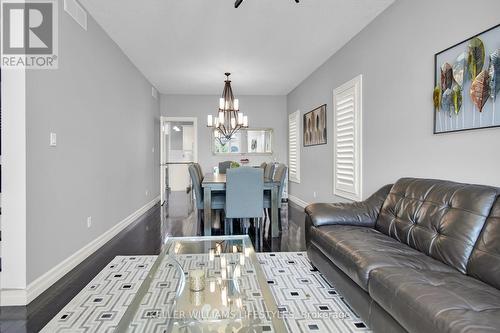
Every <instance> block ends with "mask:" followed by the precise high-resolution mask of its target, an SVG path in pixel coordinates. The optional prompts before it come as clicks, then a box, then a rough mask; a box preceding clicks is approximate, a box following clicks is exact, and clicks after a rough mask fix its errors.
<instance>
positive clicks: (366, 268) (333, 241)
mask: <svg viewBox="0 0 500 333" xmlns="http://www.w3.org/2000/svg"><path fill="white" fill-rule="evenodd" d="M311 243H313V244H314V245H315V246H317V247H318V248H319V249H320V250H321V251H322V252H323V253H324V254H325V255H326V256H327V257H328V258H329V259H330V260H331V261H332V262H333V263H334V264H335V265H336V266H337V267H338V268H340V269H341V270H342V271H343V272H344V273H345V274H347V275H348V276H349V277H350V278H351V279H352V280H353V281H354V282H356V283H357V284H358V285H359V286H360V287H361V288H363V289H364V290H366V291H368V277H369V275H370V271H371V270H373V269H375V268H379V267H406V268H417V269H426V270H435V271H443V272H454V271H456V270H454V269H453V268H451V267H449V266H447V265H444V264H443V263H441V262H439V261H437V260H435V259H432V258H430V257H428V256H426V255H425V254H423V253H421V252H418V251H417V250H414V249H412V248H410V247H409V246H407V245H405V244H403V243H400V242H398V241H397V240H395V239H394V238H392V237H389V236H387V235H384V234H382V233H381V232H379V231H377V230H375V229H373V228H367V227H356V226H349V225H325V226H321V227H316V228H311Z"/></svg>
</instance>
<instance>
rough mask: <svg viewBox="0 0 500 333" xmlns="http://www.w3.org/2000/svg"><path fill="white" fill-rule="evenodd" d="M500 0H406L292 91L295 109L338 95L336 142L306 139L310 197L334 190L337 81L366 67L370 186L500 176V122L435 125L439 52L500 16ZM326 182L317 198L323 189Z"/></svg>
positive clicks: (305, 186) (300, 188)
mask: <svg viewBox="0 0 500 333" xmlns="http://www.w3.org/2000/svg"><path fill="white" fill-rule="evenodd" d="M498 13H500V1H498V0H481V1H456V0H440V1H435V0H419V1H415V0H397V1H396V3H395V4H393V5H392V6H391V7H389V8H388V9H387V10H386V11H385V12H383V13H382V14H381V15H380V16H378V17H377V18H376V19H375V20H374V21H373V22H372V23H371V24H370V25H368V26H367V27H366V28H365V29H364V30H363V31H362V32H361V33H360V34H358V35H357V36H356V37H355V38H354V39H352V40H351V41H350V42H349V43H348V44H347V45H346V46H345V47H343V48H342V49H341V50H340V51H339V52H337V53H336V54H335V55H333V56H332V57H331V58H330V59H329V60H328V61H327V62H326V63H325V64H323V65H322V66H321V67H320V68H319V69H318V70H316V71H315V72H314V73H312V74H311V76H310V77H309V78H307V79H306V80H305V81H304V82H303V83H301V84H300V85H299V86H298V87H297V88H296V89H294V90H293V91H292V92H291V93H290V94H289V95H288V97H287V108H288V113H292V112H294V111H296V110H300V111H301V112H302V113H304V112H307V111H309V110H311V109H313V108H314V107H316V106H319V105H322V104H324V103H327V104H328V116H329V120H328V121H329V128H330V131H329V136H328V144H327V145H324V146H316V147H310V148H302V149H301V183H300V184H295V183H291V186H290V193H291V194H292V195H294V196H296V197H299V198H300V199H303V200H305V201H307V202H316V201H337V200H339V198H335V197H334V196H333V185H332V184H333V146H332V142H333V136H332V130H331V128H332V126H333V125H332V96H333V89H334V88H336V87H338V86H340V85H341V84H343V83H345V82H347V81H348V80H350V79H352V78H354V77H355V76H357V75H359V74H363V95H364V96H363V98H364V101H363V103H364V109H363V126H364V131H363V152H364V154H363V158H364V168H363V171H364V177H363V192H364V196H365V197H366V196H369V195H370V194H371V193H373V192H374V191H375V190H377V189H378V188H379V187H380V186H381V185H383V184H387V183H391V182H394V181H395V180H397V179H398V178H400V177H403V176H414V177H432V178H440V179H450V180H456V181H461V182H473V183H481V184H490V185H495V186H500V173H499V172H498V168H499V165H500V155H499V154H498V142H500V128H497V129H488V130H476V131H469V132H463V133H455V134H444V135H433V134H432V133H433V105H432V89H433V83H434V79H433V75H434V54H435V53H436V52H439V51H441V50H443V49H445V48H447V47H449V46H451V45H454V44H456V43H458V42H460V41H462V40H464V39H466V38H469V37H470V36H472V35H475V34H477V33H479V32H481V31H483V30H486V29H488V28H490V27H492V26H494V25H496V24H499V23H500V17H499V15H498ZM314 191H316V192H317V197H316V198H314V196H313V192H314Z"/></svg>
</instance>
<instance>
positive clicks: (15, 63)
mask: <svg viewBox="0 0 500 333" xmlns="http://www.w3.org/2000/svg"><path fill="white" fill-rule="evenodd" d="M1 65H2V67H24V68H37V69H55V68H57V0H44V1H40V0H32V1H19V0H2V60H1Z"/></svg>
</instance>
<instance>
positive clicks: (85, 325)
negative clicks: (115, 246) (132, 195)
mask: <svg viewBox="0 0 500 333" xmlns="http://www.w3.org/2000/svg"><path fill="white" fill-rule="evenodd" d="M257 257H258V259H259V262H260V264H261V266H262V268H263V270H264V273H265V275H266V278H267V280H268V284H269V287H270V288H271V291H272V294H273V296H274V299H275V300H276V304H277V305H278V310H279V311H280V312H281V313H282V315H283V318H284V319H285V322H286V325H287V328H288V331H289V332H370V330H369V328H368V327H366V325H365V324H364V323H363V321H362V320H361V319H360V318H359V317H358V315H357V314H356V313H355V312H354V311H353V310H352V309H351V308H350V306H349V304H348V303H347V302H346V300H345V299H344V298H343V297H342V296H341V295H339V294H338V292H337V291H336V290H335V288H334V286H332V285H330V284H329V282H328V281H327V280H326V279H325V277H324V276H323V275H322V274H321V273H320V272H319V271H317V270H315V269H313V267H312V266H311V263H310V262H309V259H308V258H307V255H306V253H305V252H278V253H258V254H257ZM155 260H156V256H118V257H116V258H114V259H113V260H112V261H111V262H110V263H109V264H108V265H107V266H106V268H104V269H103V270H102V271H101V272H100V273H99V274H98V275H97V276H96V277H95V278H94V279H93V280H92V281H91V282H90V283H89V284H88V285H87V286H86V287H85V288H84V289H83V290H82V291H81V292H80V293H79V294H78V295H77V296H76V297H75V298H73V299H72V300H71V302H69V303H68V304H67V305H66V306H65V307H64V308H63V309H62V310H61V311H60V312H59V314H58V315H57V316H55V317H54V318H53V319H52V320H51V321H50V322H49V323H48V324H47V325H46V326H45V327H44V329H43V330H42V332H45V333H48V332H50V333H52V332H113V330H114V328H115V327H116V325H117V324H118V322H119V321H120V319H121V318H122V316H123V314H124V313H125V311H126V309H127V307H128V306H129V305H130V303H131V302H132V299H133V298H134V296H135V293H136V292H137V290H138V289H139V287H140V285H141V283H142V281H143V280H144V279H145V278H146V276H147V273H148V272H149V270H150V268H151V266H152V265H153V263H154V261H155ZM140 326H141V323H137V327H140ZM139 331H140V330H139ZM153 331H154V330H148V332H153ZM154 332H156V331H154ZM158 332H160V333H164V332H163V330H159V331H158Z"/></svg>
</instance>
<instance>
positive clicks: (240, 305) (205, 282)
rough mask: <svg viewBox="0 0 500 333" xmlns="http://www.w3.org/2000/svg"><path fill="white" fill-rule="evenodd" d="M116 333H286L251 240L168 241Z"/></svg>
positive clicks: (227, 237) (186, 239) (246, 237)
mask: <svg viewBox="0 0 500 333" xmlns="http://www.w3.org/2000/svg"><path fill="white" fill-rule="evenodd" d="M147 274H148V275H147V277H146V278H145V280H144V282H143V283H142V285H141V287H140V288H139V290H138V292H137V294H135V296H134V298H133V299H132V300H131V301H130V305H129V307H128V308H127V311H126V312H125V314H124V316H123V317H122V319H121V320H120V322H119V323H118V326H117V329H116V332H161V333H163V332H186V333H187V332H199V333H205V332H210V333H212V332H214V333H215V332H220V333H223V332H224V333H227V332H280V333H281V332H286V331H287V330H286V326H285V322H284V320H283V318H282V317H281V315H280V313H279V312H278V309H277V306H276V303H275V301H274V298H273V295H272V294H271V290H270V289H269V287H268V285H267V279H266V277H265V275H264V272H263V271H262V268H261V267H260V264H259V261H258V259H257V256H256V254H255V251H254V248H253V246H252V242H251V240H250V238H249V237H248V236H220V237H218V236H209V237H172V238H168V239H167V241H166V243H165V246H164V249H163V250H162V252H161V253H160V255H159V256H158V258H157V259H156V261H155V263H154V265H153V267H152V268H151V270H150V271H149V272H148V273H147Z"/></svg>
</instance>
